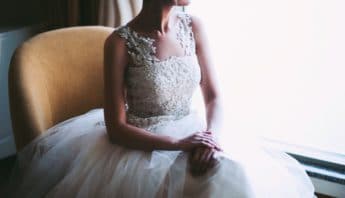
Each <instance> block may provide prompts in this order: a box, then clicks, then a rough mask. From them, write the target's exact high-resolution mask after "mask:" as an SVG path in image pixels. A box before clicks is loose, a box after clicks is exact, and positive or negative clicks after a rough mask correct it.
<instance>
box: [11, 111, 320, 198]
mask: <svg viewBox="0 0 345 198" xmlns="http://www.w3.org/2000/svg"><path fill="white" fill-rule="evenodd" d="M204 128H205V121H204V119H202V117H201V116H200V115H199V114H198V113H197V112H191V113H190V114H189V115H187V116H184V117H182V118H178V119H175V120H174V119H167V121H162V122H159V123H157V124H153V125H150V127H149V130H150V131H151V132H152V133H156V134H162V135H170V136H174V137H176V138H182V137H185V136H187V135H189V134H191V133H193V132H196V131H201V130H203V129H204ZM231 142H233V143H234V144H232V146H229V147H226V146H225V147H224V148H226V149H225V150H224V152H222V153H218V154H217V158H218V160H219V163H218V164H217V165H216V166H215V167H214V168H212V169H210V170H209V171H208V172H207V173H206V174H205V175H202V176H198V177H194V176H192V175H191V174H190V173H189V167H188V166H189V164H188V160H187V159H188V153H186V152H182V151H164V150H156V151H153V152H144V151H140V150H131V149H127V148H125V147H121V146H118V145H115V144H112V143H111V142H110V141H109V139H108V136H107V133H106V128H105V125H104V117H103V109H93V110H92V111H89V112H87V113H85V114H83V115H80V116H76V117H74V118H71V119H69V120H67V121H65V122H62V123H60V124H58V125H56V126H54V127H52V128H50V129H49V130H48V131H47V133H45V134H44V135H42V136H40V137H38V138H37V139H35V140H34V141H33V142H32V143H31V144H30V145H28V146H27V147H25V149H24V150H23V151H21V152H20V153H19V155H18V162H17V165H16V167H15V169H14V171H13V173H14V175H13V177H12V178H11V183H10V187H9V188H10V189H9V192H11V197H35V198H36V197H82V198H84V197H125V198H127V197H130V198H136V197H138V198H139V197H140V198H142V197H144V198H145V197H147V198H151V197H170V198H178V197H217V198H220V197H236V198H239V197H264V198H267V197H274V198H276V197H287V198H298V197H300V198H307V197H313V196H314V195H313V192H314V189H313V186H312V184H311V182H310V180H309V179H308V177H307V175H306V173H305V171H304V170H303V168H302V167H301V166H300V165H299V164H298V162H297V161H295V160H294V159H293V158H291V157H289V156H288V155H286V154H285V153H281V152H278V151H274V150H267V149H263V148H260V147H259V146H257V145H256V144H255V143H254V141H248V142H239V140H235V139H233V140H229V141H228V144H231ZM235 142H236V144H235Z"/></svg>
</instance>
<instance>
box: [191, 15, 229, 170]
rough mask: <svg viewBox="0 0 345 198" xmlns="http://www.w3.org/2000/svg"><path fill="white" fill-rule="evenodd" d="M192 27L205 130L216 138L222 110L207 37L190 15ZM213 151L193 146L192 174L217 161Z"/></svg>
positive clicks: (206, 168) (196, 20)
mask: <svg viewBox="0 0 345 198" xmlns="http://www.w3.org/2000/svg"><path fill="white" fill-rule="evenodd" d="M192 29H193V33H194V38H195V43H196V54H197V57H198V61H199V65H200V69H201V82H200V87H201V91H202V94H203V98H204V102H205V108H206V121H207V128H206V131H211V132H212V133H213V135H214V137H215V139H218V138H219V135H220V134H219V129H220V127H221V123H222V111H221V105H220V99H219V91H218V87H217V83H216V78H215V73H214V71H213V67H212V66H213V64H212V61H211V56H210V52H209V46H208V42H207V37H206V35H205V30H204V29H203V27H202V24H201V22H200V20H199V19H197V18H195V17H192ZM215 152H217V150H215V149H210V148H205V147H198V148H195V149H194V150H193V152H192V153H191V155H190V164H191V172H192V174H194V175H202V174H204V173H205V172H206V171H207V170H208V169H209V168H212V167H213V166H214V165H215V164H216V163H217V159H215V158H214V154H215Z"/></svg>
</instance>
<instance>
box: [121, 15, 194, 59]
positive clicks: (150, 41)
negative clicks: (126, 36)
mask: <svg viewBox="0 0 345 198" xmlns="http://www.w3.org/2000/svg"><path fill="white" fill-rule="evenodd" d="M179 23H181V21H180V20H179V21H178V22H176V23H175V24H174V26H175V27H174V28H178V25H179ZM123 27H124V28H126V29H127V30H128V32H130V34H132V35H134V36H135V37H136V38H139V39H141V40H144V41H146V42H149V44H150V46H151V47H152V51H153V52H152V54H151V56H152V57H153V60H154V61H155V62H156V63H163V62H168V61H170V60H172V59H184V58H187V57H193V56H194V55H195V54H194V53H192V54H191V55H188V54H186V53H184V55H180V56H178V55H169V56H167V57H166V58H163V59H160V58H158V57H157V56H156V46H154V43H155V42H156V39H154V38H152V37H150V36H146V35H143V34H141V33H139V32H137V31H136V30H134V29H133V28H131V27H130V26H128V23H127V24H125V25H124V26H123Z"/></svg>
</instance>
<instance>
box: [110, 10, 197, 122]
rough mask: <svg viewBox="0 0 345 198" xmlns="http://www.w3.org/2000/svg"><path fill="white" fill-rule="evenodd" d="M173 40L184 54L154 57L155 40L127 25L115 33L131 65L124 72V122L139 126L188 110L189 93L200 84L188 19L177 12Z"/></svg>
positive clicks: (165, 119) (190, 96) (160, 120)
mask: <svg viewBox="0 0 345 198" xmlns="http://www.w3.org/2000/svg"><path fill="white" fill-rule="evenodd" d="M178 19H179V20H178V22H177V26H176V28H177V34H176V39H177V40H178V41H179V43H180V44H181V47H182V48H183V49H184V52H185V54H184V56H169V57H168V58H167V59H164V60H159V59H158V58H157V57H156V55H155V54H156V48H155V46H154V42H155V40H154V39H152V38H149V37H145V36H141V35H139V34H138V33H137V32H135V31H133V30H132V29H131V28H130V27H128V26H126V25H125V26H121V27H119V28H118V29H117V30H116V32H117V33H118V34H119V35H120V37H122V38H124V39H125V40H126V47H127V49H128V54H129V55H130V58H131V61H130V62H131V64H130V65H128V66H127V69H126V72H125V84H126V89H127V92H126V93H127V95H126V102H127V122H129V123H131V124H133V125H135V126H138V127H142V128H152V127H154V125H157V124H160V123H163V122H166V121H171V120H176V119H179V118H182V117H183V116H186V115H188V114H189V113H190V105H191V98H192V95H193V93H194V91H195V89H196V88H197V86H198V85H199V83H200V79H201V73H200V67H199V64H198V61H197V57H196V55H195V41H194V35H193V32H192V27H191V18H190V16H189V15H188V14H186V13H179V14H178Z"/></svg>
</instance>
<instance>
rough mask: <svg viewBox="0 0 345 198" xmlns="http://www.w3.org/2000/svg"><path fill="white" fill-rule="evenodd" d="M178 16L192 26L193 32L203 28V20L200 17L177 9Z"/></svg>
mask: <svg viewBox="0 0 345 198" xmlns="http://www.w3.org/2000/svg"><path fill="white" fill-rule="evenodd" d="M176 16H177V17H178V18H179V19H180V20H182V21H183V22H184V23H185V24H186V25H188V26H190V27H192V29H193V32H194V31H199V30H200V29H202V21H201V19H200V18H199V17H197V16H195V15H192V14H190V13H188V12H183V11H177V12H176Z"/></svg>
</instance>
